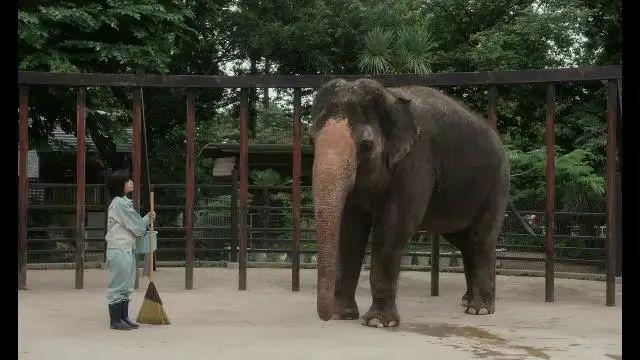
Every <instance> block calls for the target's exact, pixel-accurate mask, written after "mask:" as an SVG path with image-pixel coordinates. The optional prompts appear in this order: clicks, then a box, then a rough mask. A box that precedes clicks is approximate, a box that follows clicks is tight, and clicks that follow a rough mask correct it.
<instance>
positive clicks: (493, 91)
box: [488, 85, 498, 130]
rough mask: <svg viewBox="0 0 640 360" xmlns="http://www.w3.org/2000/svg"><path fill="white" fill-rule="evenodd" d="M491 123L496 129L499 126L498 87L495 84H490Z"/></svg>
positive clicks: (489, 113)
mask: <svg viewBox="0 0 640 360" xmlns="http://www.w3.org/2000/svg"><path fill="white" fill-rule="evenodd" d="M488 117H489V124H491V127H492V128H493V129H494V130H496V129H497V128H498V88H497V87H496V86H495V85H492V86H489V111H488Z"/></svg>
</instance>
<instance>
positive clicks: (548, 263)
mask: <svg viewBox="0 0 640 360" xmlns="http://www.w3.org/2000/svg"><path fill="white" fill-rule="evenodd" d="M546 107H547V116H546V123H545V128H546V147H547V200H546V201H547V204H546V214H545V216H546V218H547V233H546V249H545V250H546V251H545V254H546V257H545V289H544V295H545V301H546V302H553V301H554V276H555V275H554V273H555V271H554V270H555V269H554V257H555V238H554V236H555V233H556V231H555V229H556V224H555V213H554V212H555V195H556V194H555V181H556V174H555V131H554V121H553V120H554V115H555V110H556V104H555V84H548V85H547V96H546Z"/></svg>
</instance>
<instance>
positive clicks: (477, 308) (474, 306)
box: [462, 294, 495, 315]
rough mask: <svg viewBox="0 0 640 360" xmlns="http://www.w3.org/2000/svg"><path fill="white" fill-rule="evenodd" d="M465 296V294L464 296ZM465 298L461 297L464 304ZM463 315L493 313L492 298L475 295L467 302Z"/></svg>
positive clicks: (493, 303)
mask: <svg viewBox="0 0 640 360" xmlns="http://www.w3.org/2000/svg"><path fill="white" fill-rule="evenodd" d="M466 295H467V294H465V296H466ZM465 296H463V297H462V301H463V303H464V300H465ZM465 307H466V308H467V309H466V310H465V313H467V314H470V315H487V314H493V313H494V312H495V302H494V299H493V296H489V295H488V294H486V295H480V294H476V295H474V296H472V297H471V299H470V300H468V302H467V304H466V306H465Z"/></svg>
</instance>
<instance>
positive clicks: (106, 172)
mask: <svg viewBox="0 0 640 360" xmlns="http://www.w3.org/2000/svg"><path fill="white" fill-rule="evenodd" d="M110 177H111V168H110V167H108V168H106V169H105V170H104V183H105V186H104V189H103V192H102V199H103V204H102V205H103V208H102V211H103V212H104V225H103V226H104V235H103V236H106V235H107V228H108V227H109V205H110V204H109V187H108V186H107V185H106V184H107V183H108V182H109V178H110ZM135 261H136V268H137V266H138V265H137V264H138V259H136V260H135ZM102 262H104V263H106V262H107V244H106V242H105V243H104V248H103V250H102Z"/></svg>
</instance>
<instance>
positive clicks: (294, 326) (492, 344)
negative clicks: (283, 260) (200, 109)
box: [18, 268, 622, 360]
mask: <svg viewBox="0 0 640 360" xmlns="http://www.w3.org/2000/svg"><path fill="white" fill-rule="evenodd" d="M156 275H157V277H156V281H155V283H156V285H157V287H158V291H159V293H160V296H161V298H162V301H163V303H164V309H165V311H166V312H167V314H168V316H169V318H170V320H171V322H172V324H171V325H166V326H153V325H141V328H140V329H138V330H132V331H114V330H110V329H109V327H108V315H107V308H106V304H105V294H106V279H107V273H106V271H105V270H100V269H90V270H87V271H86V275H85V287H86V288H85V289H83V290H75V289H74V271H73V270H48V271H44V270H39V271H29V272H28V275H27V276H28V278H27V279H28V280H27V281H28V288H29V290H26V291H20V292H19V329H18V331H19V340H18V341H19V358H20V359H65V360H67V359H69V360H71V359H82V360H86V359H92V360H99V359H109V360H116V359H154V360H162V359H172V360H175V359H203V358H204V359H385V360H387V359H391V358H398V359H400V358H405V359H413V358H415V359H443V360H455V359H500V360H507V359H621V358H622V357H621V351H622V336H621V334H622V311H621V301H622V300H621V294H622V290H621V285H618V286H617V299H616V304H617V305H616V306H615V307H606V306H605V305H604V302H605V283H604V282H600V281H587V280H570V279H556V281H555V285H556V286H555V295H556V302H555V303H545V302H544V279H543V278H530V277H512V276H498V279H497V294H498V299H497V301H496V313H495V314H493V315H486V316H472V315H466V314H464V311H463V308H462V307H461V306H460V305H459V304H460V297H461V296H462V293H463V291H464V288H465V280H464V275H463V274H455V273H443V274H441V278H440V296H439V297H431V296H428V294H429V291H430V290H429V289H430V284H429V274H428V273H424V272H408V271H407V272H402V273H401V275H400V283H399V296H398V309H399V311H400V315H401V317H402V323H401V324H400V327H399V328H395V329H376V328H368V327H364V326H362V325H360V320H353V321H336V320H332V321H328V322H323V321H321V320H320V319H319V318H318V316H317V314H316V297H315V289H316V271H315V270H302V271H301V291H300V292H297V293H292V292H291V270H290V269H249V270H248V276H247V278H248V281H247V282H248V286H247V287H248V290H247V291H238V290H237V287H238V282H237V279H238V273H237V270H232V269H224V268H196V269H195V275H194V279H195V280H194V282H195V289H194V290H184V269H182V268H160V269H159V272H158V273H157V274H156ZM368 278H369V273H368V272H365V271H363V273H362V276H361V279H360V285H359V287H358V291H357V301H358V305H359V307H360V312H361V314H362V313H364V312H365V311H366V310H367V309H368V307H369V305H370V301H371V298H370V292H369V280H368ZM147 284H148V283H147V279H146V278H143V279H141V285H140V289H138V290H136V292H135V294H134V295H133V301H132V305H131V308H132V310H131V317H132V318H133V319H135V317H136V316H137V312H138V310H139V308H140V305H141V304H142V300H143V297H144V291H145V290H146V287H147Z"/></svg>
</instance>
